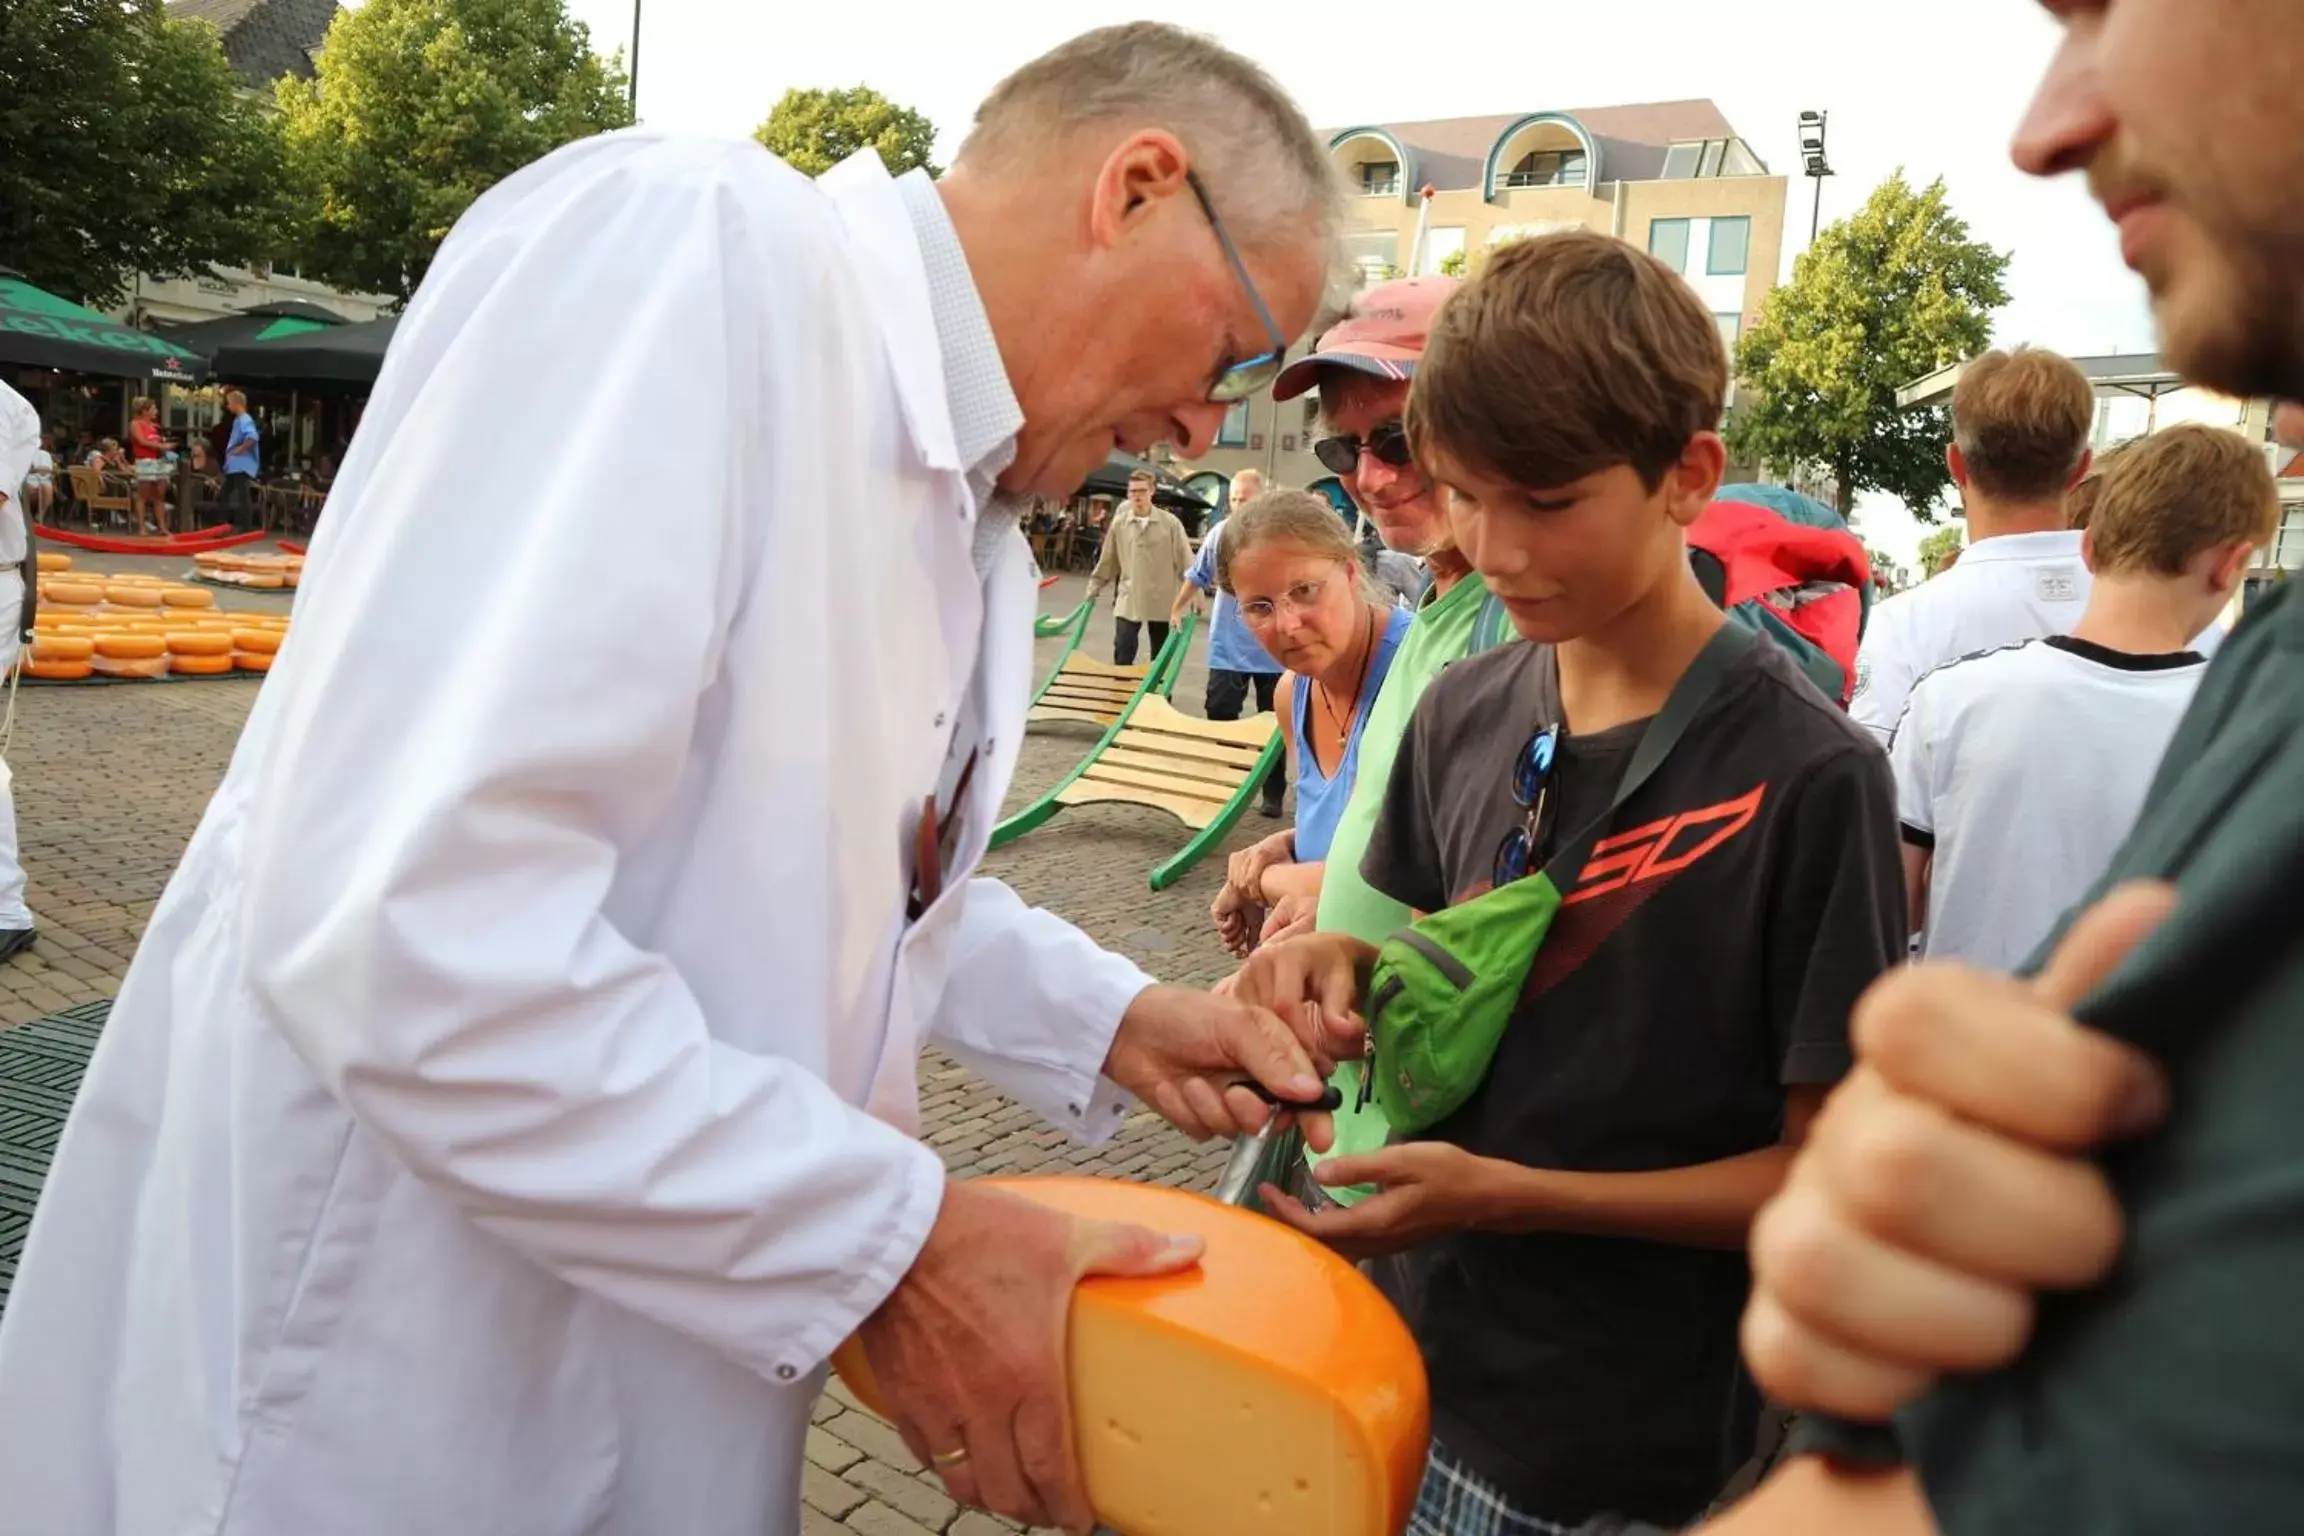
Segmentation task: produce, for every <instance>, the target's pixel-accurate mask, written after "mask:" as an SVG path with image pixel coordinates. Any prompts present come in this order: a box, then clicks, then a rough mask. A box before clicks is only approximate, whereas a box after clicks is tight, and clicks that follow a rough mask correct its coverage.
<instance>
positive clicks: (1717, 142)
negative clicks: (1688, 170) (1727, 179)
mask: <svg viewBox="0 0 2304 1536" xmlns="http://www.w3.org/2000/svg"><path fill="white" fill-rule="evenodd" d="M1727 153H1728V141H1727V140H1726V139H1712V140H1710V141H1708V142H1707V143H1706V144H1705V146H1704V158H1703V160H1702V161H1700V162H1699V163H1698V164H1697V166H1696V175H1697V178H1698V179H1699V180H1702V179H1706V178H1709V177H1713V176H1717V175H1719V174H1720V160H1721V157H1722V156H1724V155H1726V154H1727Z"/></svg>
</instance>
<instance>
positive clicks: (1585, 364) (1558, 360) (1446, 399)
mask: <svg viewBox="0 0 2304 1536" xmlns="http://www.w3.org/2000/svg"><path fill="white" fill-rule="evenodd" d="M1727 399H1728V349H1727V346H1726V344H1725V343H1723V342H1722V341H1721V339H1720V328H1719V326H1718V324H1717V323H1716V322H1715V321H1714V320H1713V318H1712V315H1711V312H1710V311H1709V310H1707V309H1706V308H1705V307H1704V304H1703V301H1702V300H1700V299H1698V298H1697V297H1696V294H1695V291H1694V290H1693V289H1691V288H1690V287H1689V286H1688V285H1687V284H1686V283H1685V282H1683V281H1682V280H1681V278H1680V276H1679V274H1678V273H1676V272H1674V271H1673V270H1672V269H1671V268H1670V267H1667V266H1666V265H1664V263H1662V262H1661V261H1658V260H1657V259H1656V258H1655V257H1653V256H1650V255H1649V254H1648V253H1647V252H1645V251H1641V250H1637V249H1635V248H1633V247H1632V246H1629V245H1626V244H1625V243H1624V242H1623V241H1621V240H1617V239H1614V238H1613V237H1611V236H1608V235H1603V234H1598V233H1596V232H1592V231H1576V232H1573V233H1568V234H1558V235H1543V236H1539V237H1537V238H1535V239H1532V240H1522V241H1519V242H1517V243H1515V244H1512V245H1507V246H1505V247H1503V248H1502V249H1500V250H1498V251H1496V252H1494V253H1493V254H1492V255H1490V256H1489V258H1488V261H1487V264H1486V265H1485V266H1484V267H1483V268H1482V269H1481V272H1480V275H1479V276H1478V277H1476V278H1474V279H1473V280H1472V281H1471V282H1469V283H1467V284H1465V285H1464V287H1463V289H1462V291H1460V292H1459V293H1457V294H1456V296H1455V297H1454V298H1452V299H1450V300H1449V301H1448V304H1447V307H1446V308H1444V309H1443V310H1441V311H1440V316H1439V319H1438V320H1436V321H1435V322H1434V323H1433V326H1432V334H1431V338H1430V340H1429V341H1428V342H1427V343H1426V344H1425V350H1424V357H1423V360H1422V361H1421V362H1420V363H1419V364H1418V365H1417V368H1416V383H1415V388H1414V390H1413V391H1412V392H1411V393H1410V395H1409V397H1408V414H1407V428H1408V440H1409V443H1410V445H1411V446H1412V447H1413V448H1414V449H1415V452H1416V457H1417V459H1418V460H1419V461H1421V462H1425V463H1430V462H1431V461H1432V460H1434V459H1435V458H1437V459H1442V460H1446V461H1447V462H1449V463H1453V464H1457V465H1460V466H1462V467H1463V468H1465V469H1467V470H1471V471H1473V472H1475V473H1479V474H1483V475H1493V476H1495V477H1497V478H1499V479H1503V480H1508V481H1510V482H1511V483H1512V484H1514V485H1521V486H1527V487H1530V488H1532V489H1550V488H1552V487H1556V486H1563V485H1568V484H1571V483H1572V482H1574V481H1577V480H1581V479H1583V478H1584V477H1585V476H1587V475H1594V474H1598V473H1599V472H1600V471H1602V470H1605V469H1612V468H1614V467H1615V466H1617V465H1619V464H1629V465H1630V466H1631V467H1632V468H1633V470H1634V471H1636V472H1637V473H1638V474H1639V476H1640V481H1641V484H1643V485H1645V486H1646V487H1647V488H1648V489H1649V490H1651V491H1653V490H1655V489H1656V487H1657V486H1659V485H1661V484H1662V483H1663V480H1664V472H1665V471H1666V470H1667V469H1668V468H1669V467H1670V466H1671V465H1672V464H1673V463H1674V462H1675V461H1676V460H1678V459H1679V457H1680V455H1681V453H1682V452H1683V451H1684V450H1685V449H1686V448H1687V446H1688V443H1689V440H1690V439H1691V438H1693V437H1695V436H1696V434H1697V433H1699V432H1709V431H1712V430H1714V429H1715V428H1717V427H1718V426H1719V425H1720V413H1721V411H1722V409H1723V408H1724V407H1725V405H1726V403H1727Z"/></svg>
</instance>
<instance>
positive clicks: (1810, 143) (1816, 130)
mask: <svg viewBox="0 0 2304 1536" xmlns="http://www.w3.org/2000/svg"><path fill="white" fill-rule="evenodd" d="M634 3H635V4H637V3H638V0H634ZM1831 115H1832V114H1831V113H1829V112H1803V113H1801V114H1800V158H1801V160H1802V162H1803V163H1804V164H1805V166H1806V168H1807V175H1808V179H1809V180H1811V181H1813V182H1815V183H1816V211H1815V213H1814V214H1812V215H1811V216H1810V218H1809V221H1808V243H1809V244H1810V245H1814V244H1815V243H1816V236H1817V235H1818V234H1819V233H1821V232H1822V230H1823V228H1824V178H1825V177H1827V176H1829V175H1831V174H1832V173H1833V172H1832V163H1831V162H1830V161H1829V160H1827V159H1826V158H1825V157H1824V125H1825V122H1826V120H1827V119H1829V118H1830V117H1831Z"/></svg>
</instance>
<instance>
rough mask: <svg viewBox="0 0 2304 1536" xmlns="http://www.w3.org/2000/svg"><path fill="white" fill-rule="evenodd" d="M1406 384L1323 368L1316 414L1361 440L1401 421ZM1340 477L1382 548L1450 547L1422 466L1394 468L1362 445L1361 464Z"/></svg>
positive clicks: (1443, 514) (1428, 550)
mask: <svg viewBox="0 0 2304 1536" xmlns="http://www.w3.org/2000/svg"><path fill="white" fill-rule="evenodd" d="M1408 388H1409V386H1408V385H1407V384H1406V383H1405V382H1397V383H1396V382H1393V381H1390V380H1379V379H1375V378H1371V377H1367V376H1364V375H1358V374H1353V373H1350V372H1347V371H1345V370H1343V369H1337V368H1330V369H1324V370H1322V378H1321V384H1320V415H1321V417H1322V419H1323V420H1325V421H1326V422H1327V423H1328V430H1329V431H1331V432H1335V433H1339V434H1343V435H1346V436H1351V437H1356V438H1358V439H1360V440H1361V441H1362V442H1363V443H1365V442H1366V441H1367V440H1368V435H1369V434H1370V433H1372V432H1374V431H1375V430H1376V429H1377V428H1378V427H1380V426H1383V425H1385V424H1386V423H1397V422H1398V421H1399V420H1400V415H1401V413H1402V412H1403V411H1405V410H1407V409H1408ZM1343 478H1344V489H1345V490H1347V491H1349V492H1351V494H1352V500H1353V501H1354V502H1355V503H1356V504H1357V505H1358V506H1359V508H1360V510H1361V511H1363V512H1365V513H1367V514H1368V521H1370V522H1372V523H1374V524H1375V525H1376V534H1377V536H1378V537H1379V538H1381V539H1382V540H1383V541H1384V547H1385V548H1387V549H1396V550H1398V551H1400V552H1401V553H1402V554H1404V555H1417V556H1423V555H1429V554H1432V553H1433V552H1434V551H1436V550H1441V549H1446V548H1447V547H1448V544H1449V534H1448V515H1447V509H1446V508H1445V507H1444V506H1443V505H1442V504H1441V500H1440V489H1439V487H1438V486H1437V485H1436V484H1434V483H1433V480H1432V477H1431V476H1430V475H1427V474H1426V473H1424V471H1423V470H1422V469H1420V468H1418V467H1417V466H1415V465H1413V464H1410V465H1407V466H1405V467H1402V468H1397V469H1396V468H1394V467H1393V466H1392V465H1390V464H1387V463H1385V462H1384V461H1383V460H1382V459H1380V458H1378V457H1377V456H1376V455H1375V454H1373V453H1369V452H1367V451H1366V450H1365V449H1363V450H1362V451H1361V454H1360V463H1359V466H1358V467H1357V468H1355V469H1354V470H1353V471H1352V473H1351V474H1349V475H1346V476H1344V477H1343Z"/></svg>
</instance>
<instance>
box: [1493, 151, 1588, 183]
mask: <svg viewBox="0 0 2304 1536" xmlns="http://www.w3.org/2000/svg"><path fill="white" fill-rule="evenodd" d="M1584 178H1585V164H1584V151H1582V150H1580V149H1539V150H1534V151H1532V152H1530V153H1528V154H1525V155H1522V156H1521V157H1520V162H1519V164H1517V165H1515V166H1513V167H1512V169H1511V170H1509V171H1507V172H1505V173H1504V185H1505V186H1507V187H1580V186H1582V185H1584Z"/></svg>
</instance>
